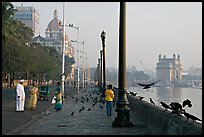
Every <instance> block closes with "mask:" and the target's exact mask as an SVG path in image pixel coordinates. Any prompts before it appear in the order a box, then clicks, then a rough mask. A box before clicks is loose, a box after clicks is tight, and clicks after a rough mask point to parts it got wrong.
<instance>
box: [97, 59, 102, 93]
mask: <svg viewBox="0 0 204 137" xmlns="http://www.w3.org/2000/svg"><path fill="white" fill-rule="evenodd" d="M101 82H102V81H101V59H100V58H99V59H98V88H99V89H100V88H101Z"/></svg>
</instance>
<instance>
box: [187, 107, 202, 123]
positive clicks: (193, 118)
mask: <svg viewBox="0 0 204 137" xmlns="http://www.w3.org/2000/svg"><path fill="white" fill-rule="evenodd" d="M184 116H185V117H186V118H187V120H186V121H188V119H192V120H193V122H194V121H196V120H198V121H202V120H201V119H199V118H198V117H196V116H194V115H192V114H189V113H186V111H185V110H184Z"/></svg>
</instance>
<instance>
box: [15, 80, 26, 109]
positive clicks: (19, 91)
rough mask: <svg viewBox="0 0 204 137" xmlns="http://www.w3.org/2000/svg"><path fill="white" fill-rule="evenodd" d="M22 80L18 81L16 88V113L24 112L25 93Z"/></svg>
mask: <svg viewBox="0 0 204 137" xmlns="http://www.w3.org/2000/svg"><path fill="white" fill-rule="evenodd" d="M23 82H24V80H23V79H22V80H19V83H18V84H17V86H16V112H24V105H25V91H24V86H23Z"/></svg>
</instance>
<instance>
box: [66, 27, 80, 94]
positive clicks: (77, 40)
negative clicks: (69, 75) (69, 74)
mask: <svg viewBox="0 0 204 137" xmlns="http://www.w3.org/2000/svg"><path fill="white" fill-rule="evenodd" d="M66 26H67V27H71V28H74V29H77V39H78V40H77V41H79V27H75V26H74V25H73V24H69V25H66ZM77 92H79V43H78V46H77Z"/></svg>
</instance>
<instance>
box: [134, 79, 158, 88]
mask: <svg viewBox="0 0 204 137" xmlns="http://www.w3.org/2000/svg"><path fill="white" fill-rule="evenodd" d="M159 81H160V80H158V81H156V82H153V83H150V84H143V83H137V84H138V85H140V86H142V87H143V89H149V88H150V87H151V86H152V85H154V84H156V83H158V82H159Z"/></svg>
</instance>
